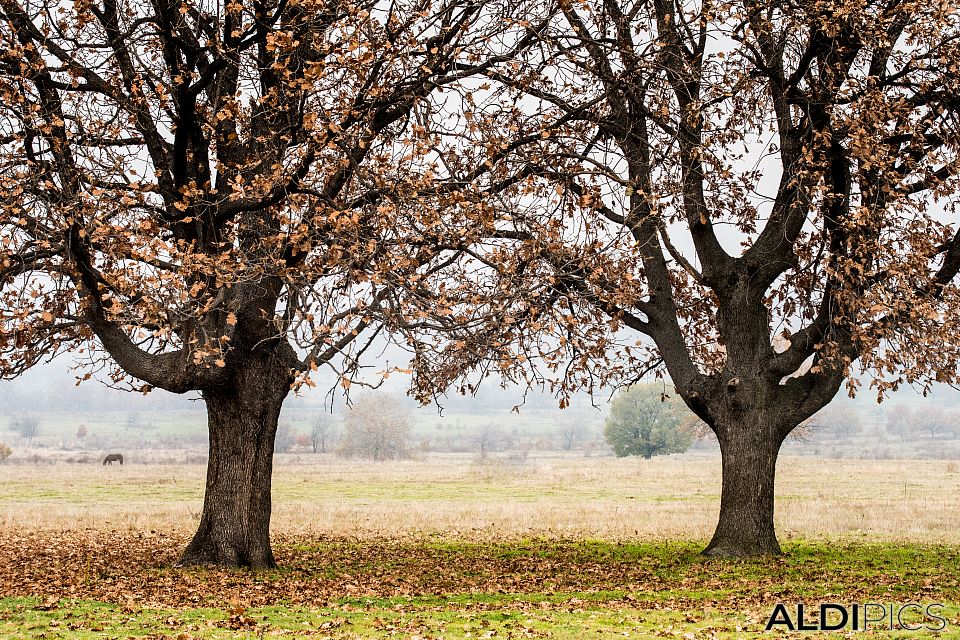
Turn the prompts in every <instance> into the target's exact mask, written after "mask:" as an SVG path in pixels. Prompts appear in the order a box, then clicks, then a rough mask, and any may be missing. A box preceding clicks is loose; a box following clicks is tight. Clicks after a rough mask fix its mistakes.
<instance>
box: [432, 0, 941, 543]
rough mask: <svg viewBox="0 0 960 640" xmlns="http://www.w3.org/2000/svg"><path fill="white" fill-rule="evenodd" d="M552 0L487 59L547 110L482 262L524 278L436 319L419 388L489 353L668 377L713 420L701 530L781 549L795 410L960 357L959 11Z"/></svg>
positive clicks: (486, 281) (565, 376)
mask: <svg viewBox="0 0 960 640" xmlns="http://www.w3.org/2000/svg"><path fill="white" fill-rule="evenodd" d="M558 9H559V10H558V16H557V18H556V20H555V21H553V22H551V24H550V25H549V27H548V28H547V29H545V30H544V31H543V32H542V37H541V38H540V39H539V46H538V47H537V48H534V49H531V50H529V51H528V52H527V53H526V55H525V56H524V59H523V62H522V63H520V64H517V65H515V66H514V67H513V68H512V70H511V72H510V73H509V74H505V73H502V72H501V71H500V70H491V71H490V72H489V73H487V76H488V78H489V79H490V81H491V82H492V83H496V84H497V85H498V86H500V87H501V90H502V91H504V92H506V93H510V92H514V93H515V95H517V96H518V100H517V104H518V105H519V107H518V112H522V113H521V114H519V115H517V116H516V117H515V118H514V120H513V122H514V126H515V128H516V129H517V130H519V131H521V132H522V131H523V130H524V127H527V130H530V129H531V128H532V129H536V126H534V125H531V122H533V123H539V125H537V126H547V127H548V129H549V130H548V131H545V132H543V133H542V135H541V139H540V140H539V141H538V142H536V143H531V144H530V145H528V146H526V147H525V148H524V150H523V153H522V154H517V155H514V156H512V157H511V158H510V159H509V160H508V161H506V162H507V164H509V166H510V167H511V169H510V170H511V171H512V172H513V173H514V175H516V176H518V178H519V179H518V182H517V188H516V189H514V191H513V192H511V193H510V194H506V195H510V196H511V197H512V199H507V200H503V201H501V203H500V207H501V216H500V218H499V222H498V227H497V230H496V232H495V233H492V234H491V235H490V236H489V237H488V240H487V244H486V245H485V248H486V251H485V253H484V254H483V255H484V256H485V258H484V259H485V261H486V262H485V267H486V268H485V270H483V271H482V273H483V277H482V278H476V279H475V282H476V286H475V289H477V288H480V289H482V288H487V289H488V290H490V291H494V292H495V291H511V290H512V291H523V292H525V295H524V297H523V298H522V299H513V300H511V301H510V308H509V309H508V310H506V311H503V312H501V314H500V318H501V321H499V322H498V323H496V324H493V325H488V326H486V327H485V328H483V329H482V330H475V331H471V332H463V333H462V334H461V335H459V336H458V337H457V339H455V340H447V338H446V336H444V335H441V334H437V336H436V338H435V340H434V342H433V343H431V344H432V345H433V349H423V350H422V352H421V354H420V363H419V366H418V370H419V378H418V380H419V381H420V382H421V383H422V384H423V386H424V388H423V390H422V392H423V393H427V392H428V389H429V388H436V387H443V386H445V384H446V383H447V381H450V380H455V379H460V378H463V379H469V376H470V375H471V372H473V371H474V370H475V369H476V368H477V367H478V366H480V367H486V369H484V371H485V372H490V371H499V372H501V373H504V374H506V375H508V376H513V377H520V376H526V378H527V380H528V381H531V382H535V381H537V379H538V377H537V376H542V379H544V380H549V381H552V382H554V383H556V384H559V385H560V386H559V387H558V390H559V392H560V393H561V394H563V393H567V392H569V391H570V390H571V389H572V388H576V387H582V386H585V385H586V386H592V385H594V384H595V383H602V382H611V383H621V384H622V383H624V382H631V381H633V380H636V379H638V378H640V377H642V376H643V375H644V374H646V373H648V372H650V371H653V370H656V371H659V372H663V373H665V374H668V375H669V377H670V379H671V381H672V383H673V384H674V385H675V387H676V390H677V392H678V393H679V395H680V396H681V397H682V399H683V400H684V401H685V402H686V404H687V405H688V406H689V407H690V408H691V409H692V410H693V411H694V412H695V413H696V414H697V415H698V416H699V417H700V418H701V419H702V420H704V421H705V422H706V423H707V424H708V425H709V426H710V428H711V429H712V430H713V431H714V432H715V433H716V435H717V437H718V439H719V441H720V446H721V452H722V469H723V488H722V493H721V504H720V517H719V523H718V525H717V528H716V532H715V533H714V536H713V539H712V540H711V542H710V544H709V546H708V547H707V549H706V551H705V552H706V553H708V554H714V555H724V556H741V555H754V554H770V553H779V552H780V546H779V544H778V541H777V538H776V534H775V529H774V478H775V469H776V460H777V455H778V452H779V449H780V446H781V444H782V442H783V440H784V438H785V437H786V436H787V435H788V434H789V433H790V432H791V431H792V430H793V429H795V428H796V427H797V425H799V424H800V423H801V422H803V421H804V420H805V419H807V418H809V417H810V416H811V415H813V414H815V413H816V412H817V411H818V410H819V409H821V408H822V407H824V406H825V405H826V404H827V403H828V402H829V401H830V400H831V399H832V398H833V397H834V396H835V395H836V393H837V392H838V390H839V389H840V388H841V387H842V386H843V384H844V382H845V381H846V382H847V384H848V385H849V386H850V390H851V392H852V391H854V390H855V388H856V387H857V385H858V384H859V380H860V378H858V377H855V374H857V373H858V367H859V370H860V371H863V372H865V375H866V376H867V377H868V378H869V379H870V380H871V381H872V383H873V385H874V386H875V387H876V389H877V391H878V392H879V393H881V394H882V393H883V392H884V391H886V390H888V389H890V388H895V387H896V386H898V385H900V384H903V383H904V382H907V383H914V382H921V383H923V384H929V383H930V382H931V381H935V380H936V381H954V380H956V379H957V364H958V355H960V341H958V340H957V335H960V334H958V332H957V329H958V326H957V318H958V317H960V313H958V312H960V297H958V289H957V287H956V284H955V276H956V275H957V272H958V270H960V232H958V229H960V224H958V221H957V218H956V213H957V212H956V194H957V189H958V186H960V185H958V171H960V158H958V150H960V74H958V73H957V65H958V64H960V63H958V61H960V15H958V13H957V11H956V6H955V4H954V3H951V2H937V1H933V2H929V1H924V2H910V1H903V0H882V1H875V0H796V1H792V2H751V1H744V2H714V1H711V0H704V1H702V2H693V1H691V2H687V1H682V0H578V1H573V0H559V3H558ZM519 96H522V98H520V97H519ZM504 121H505V120H504V119H503V118H500V119H498V121H497V123H495V124H494V123H488V124H487V128H486V129H484V127H483V126H482V125H477V129H478V130H480V131H481V132H483V131H486V133H479V134H477V135H478V136H482V135H487V136H490V135H493V131H494V130H495V127H502V126H503V122H504ZM547 121H551V122H553V123H554V125H556V126H554V125H548V124H546V123H547ZM638 338H639V339H638ZM481 354H486V355H488V356H489V355H492V356H493V357H492V358H487V359H483V358H482V357H480V355H481ZM518 356H519V357H518ZM531 363H533V366H528V365H530V364H531ZM538 363H539V364H538ZM544 364H545V365H546V366H544ZM518 365H524V366H527V368H526V369H525V370H524V371H523V372H522V373H521V372H520V370H519V369H518Z"/></svg>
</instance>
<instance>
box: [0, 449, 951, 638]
mask: <svg viewBox="0 0 960 640" xmlns="http://www.w3.org/2000/svg"><path fill="white" fill-rule="evenodd" d="M719 473H720V469H719V461H718V460H717V459H716V457H715V456H704V455H699V456H698V455H689V454H688V455H684V456H670V457H665V458H659V459H656V458H655V459H653V460H635V459H625V460H618V459H614V458H609V457H583V456H574V455H542V456H531V457H530V458H528V459H527V460H526V461H525V462H522V463H509V462H508V460H507V458H493V459H488V460H485V461H479V460H477V459H476V457H475V456H469V455H464V456H459V457H457V456H450V455H447V456H426V457H425V458H424V459H422V460H415V461H405V462H395V463H383V464H372V463H358V462H356V461H349V460H342V459H338V458H334V457H331V456H326V455H316V456H314V455H290V454H287V455H279V456H277V464H276V466H275V481H274V518H273V531H274V540H275V548H276V554H277V558H278V561H279V563H280V565H281V566H280V568H279V569H278V570H276V571H274V572H268V573H262V574H254V573H249V572H245V571H219V570H211V569H189V570H184V569H177V568H174V567H173V565H174V564H175V562H176V560H177V554H178V552H179V551H180V550H181V549H182V547H183V546H184V545H185V544H186V542H187V541H188V540H189V536H190V534H191V533H192V531H193V528H194V527H195V526H196V523H197V517H198V514H199V511H200V506H201V502H202V487H203V477H204V468H203V466H202V465H197V464H194V465H169V464H126V465H124V466H123V467H119V466H116V465H113V466H108V467H103V466H102V465H99V464H63V463H59V464H16V465H11V464H8V465H0V525H2V526H0V596H2V597H0V638H141V637H143V638H171V639H173V638H177V639H180V640H189V639H192V638H210V639H214V638H261V637H262V638H299V637H311V638H312V637H317V638H366V637H383V638H388V637H402V638H478V637H515V638H523V637H553V638H582V637H590V638H613V637H618V638H622V637H677V638H684V639H688V640H689V639H695V638H734V637H736V638H740V637H754V636H755V635H756V634H757V633H758V632H760V631H762V629H763V627H764V625H765V623H766V621H767V619H768V617H769V615H770V613H771V611H772V610H773V607H774V605H775V604H776V603H778V602H783V603H788V604H790V606H791V607H792V606H794V605H795V603H797V602H805V603H808V605H809V606H810V607H815V606H816V605H817V604H818V603H821V602H844V603H853V602H859V603H862V602H874V603H886V604H888V605H889V604H895V603H906V602H911V601H917V602H921V603H943V604H944V608H943V613H942V615H944V617H945V618H947V619H948V625H947V627H946V629H944V630H943V631H941V632H936V633H934V632H925V631H912V632H907V631H903V630H896V629H895V630H892V631H891V630H890V629H886V630H883V629H875V630H874V631H875V635H873V636H872V637H890V638H893V637H926V636H930V637H932V636H933V635H936V636H937V637H960V608H958V607H960V501H958V500H957V496H958V495H960V465H958V463H957V462H953V461H864V460H856V461H853V460H850V461H847V460H817V459H814V458H809V457H803V458H799V457H786V458H783V459H782V460H781V463H780V472H779V474H778V479H777V482H778V487H777V492H778V510H777V519H778V530H779V533H780V538H781V542H782V543H783V546H784V550H785V552H786V555H785V556H784V557H781V558H772V559H763V560H753V561H743V562H730V561H718V560H707V559H704V558H702V557H700V556H699V555H698V553H697V552H698V550H699V549H700V548H702V546H703V545H704V544H705V543H706V541H707V539H708V538H709V535H710V533H711V531H712V527H713V525H714V524H715V518H716V514H717V510H718V504H719V489H720V480H719ZM904 634H907V635H904ZM925 634H926V635H925ZM804 637H809V638H815V637H837V634H836V633H828V632H823V633H819V634H817V633H805V634H804Z"/></svg>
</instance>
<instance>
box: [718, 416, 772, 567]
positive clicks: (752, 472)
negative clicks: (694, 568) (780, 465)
mask: <svg viewBox="0 0 960 640" xmlns="http://www.w3.org/2000/svg"><path fill="white" fill-rule="evenodd" d="M714 431H715V432H716V433H717V437H718V439H719V440H720V456H721V459H722V469H723V471H722V472H723V488H722V490H721V493H720V519H719V522H718V523H717V528H716V531H715V532H714V534H713V539H712V540H711V541H710V544H709V545H707V548H706V549H704V551H703V554H704V555H707V556H717V557H724V558H742V557H751V556H762V555H779V554H780V553H781V550H780V543H779V542H777V534H776V531H775V529H774V480H775V477H776V467H777V454H778V453H779V451H780V445H781V443H782V442H783V437H782V435H781V433H782V432H781V431H780V430H779V429H777V428H775V427H773V426H772V425H769V424H766V421H765V420H763V419H762V417H760V419H758V420H756V421H754V420H749V419H748V420H745V421H743V422H740V423H738V424H733V425H726V426H720V427H718V428H715V429H714Z"/></svg>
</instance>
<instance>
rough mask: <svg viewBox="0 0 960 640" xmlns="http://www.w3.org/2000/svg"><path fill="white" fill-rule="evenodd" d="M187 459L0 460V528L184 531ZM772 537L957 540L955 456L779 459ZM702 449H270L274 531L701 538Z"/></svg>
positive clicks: (192, 477) (712, 461) (189, 488)
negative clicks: (346, 454) (425, 453)
mask: <svg viewBox="0 0 960 640" xmlns="http://www.w3.org/2000/svg"><path fill="white" fill-rule="evenodd" d="M203 477H204V469H203V467H202V466H200V465H179V466H178V465H136V464H127V465H125V466H123V467H117V466H113V467H102V466H100V465H70V464H56V465H35V466H31V465H16V466H13V465H10V466H0V526H3V527H5V528H8V529H9V528H11V527H12V528H20V529H75V528H98V529H129V530H146V531H149V530H151V529H163V530H173V531H185V532H186V531H190V530H192V529H193V528H194V527H195V526H196V517H197V514H198V513H199V511H200V507H201V503H202V487H203ZM777 483H778V484H777V494H778V502H777V520H778V527H779V531H780V535H781V538H783V539H789V538H819V539H822V538H827V539H851V538H857V539H867V540H884V541H915V542H944V543H950V544H958V543H960V500H958V499H957V497H958V496H960V470H958V464H957V463H956V462H944V461H917V460H911V461H862V460H856V461H854V460H839V461H838V460H815V459H811V458H790V457H787V458H783V459H782V460H781V462H780V467H779V475H778V479H777ZM719 492H720V466H719V460H718V459H716V458H714V457H693V456H671V457H668V458H660V459H653V460H637V459H623V460H618V459H613V458H581V457H562V456H554V457H532V458H531V459H529V460H528V461H527V462H526V463H525V464H522V465H508V464H498V463H496V462H494V463H488V464H482V465H481V464H477V463H476V462H474V461H472V460H471V459H469V458H464V459H462V460H457V459H451V458H446V459H444V458H429V459H427V460H424V461H407V462H397V463H381V464H373V463H359V462H356V461H346V460H339V459H335V458H332V457H328V456H300V457H299V458H291V457H286V458H283V457H281V459H280V460H278V464H277V465H276V467H275V480H274V520H273V522H274V531H277V532H285V533H297V534H327V535H338V536H342V535H348V536H352V535H355V536H361V537H363V536H389V537H394V536H408V535H413V536H423V535H432V534H440V535H444V536H456V537H458V538H461V539H463V538H465V539H489V538H498V539H503V538H517V537H530V536H547V537H564V538H572V537H576V538H584V537H588V538H601V539H608V540H623V539H661V540H662V539H673V540H690V539H694V540H703V539H705V538H707V537H709V535H710V533H711V532H712V529H713V526H714V524H715V522H716V517H717V511H718V508H719Z"/></svg>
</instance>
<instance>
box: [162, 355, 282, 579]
mask: <svg viewBox="0 0 960 640" xmlns="http://www.w3.org/2000/svg"><path fill="white" fill-rule="evenodd" d="M241 367H242V368H241V369H240V370H239V371H238V372H237V375H236V376H235V384H234V385H233V386H232V387H231V388H229V389H221V390H217V391H204V392H203V398H204V400H205V401H206V405H207V428H208V431H209V435H210V459H209V462H208V463H207V484H206V492H205V494H204V498H203V513H202V515H201V517H200V526H199V527H198V529H197V532H196V534H195V535H194V537H193V540H192V541H191V542H190V544H189V545H188V546H187V549H186V551H184V553H183V556H182V558H181V559H180V565H197V564H213V565H219V566H225V567H249V568H252V569H268V568H272V567H275V566H276V562H275V561H274V559H273V550H272V549H271V547H270V510H271V501H270V487H271V476H272V473H273V449H274V440H275V438H276V434H277V421H278V419H279V417H280V407H281V405H282V404H283V400H284V398H285V397H286V395H287V393H288V392H289V390H290V374H289V371H288V370H285V369H283V368H281V367H278V365H277V364H276V363H275V362H274V361H273V360H272V359H269V358H267V359H258V358H253V359H252V361H248V362H246V363H244V364H243V365H241Z"/></svg>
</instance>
